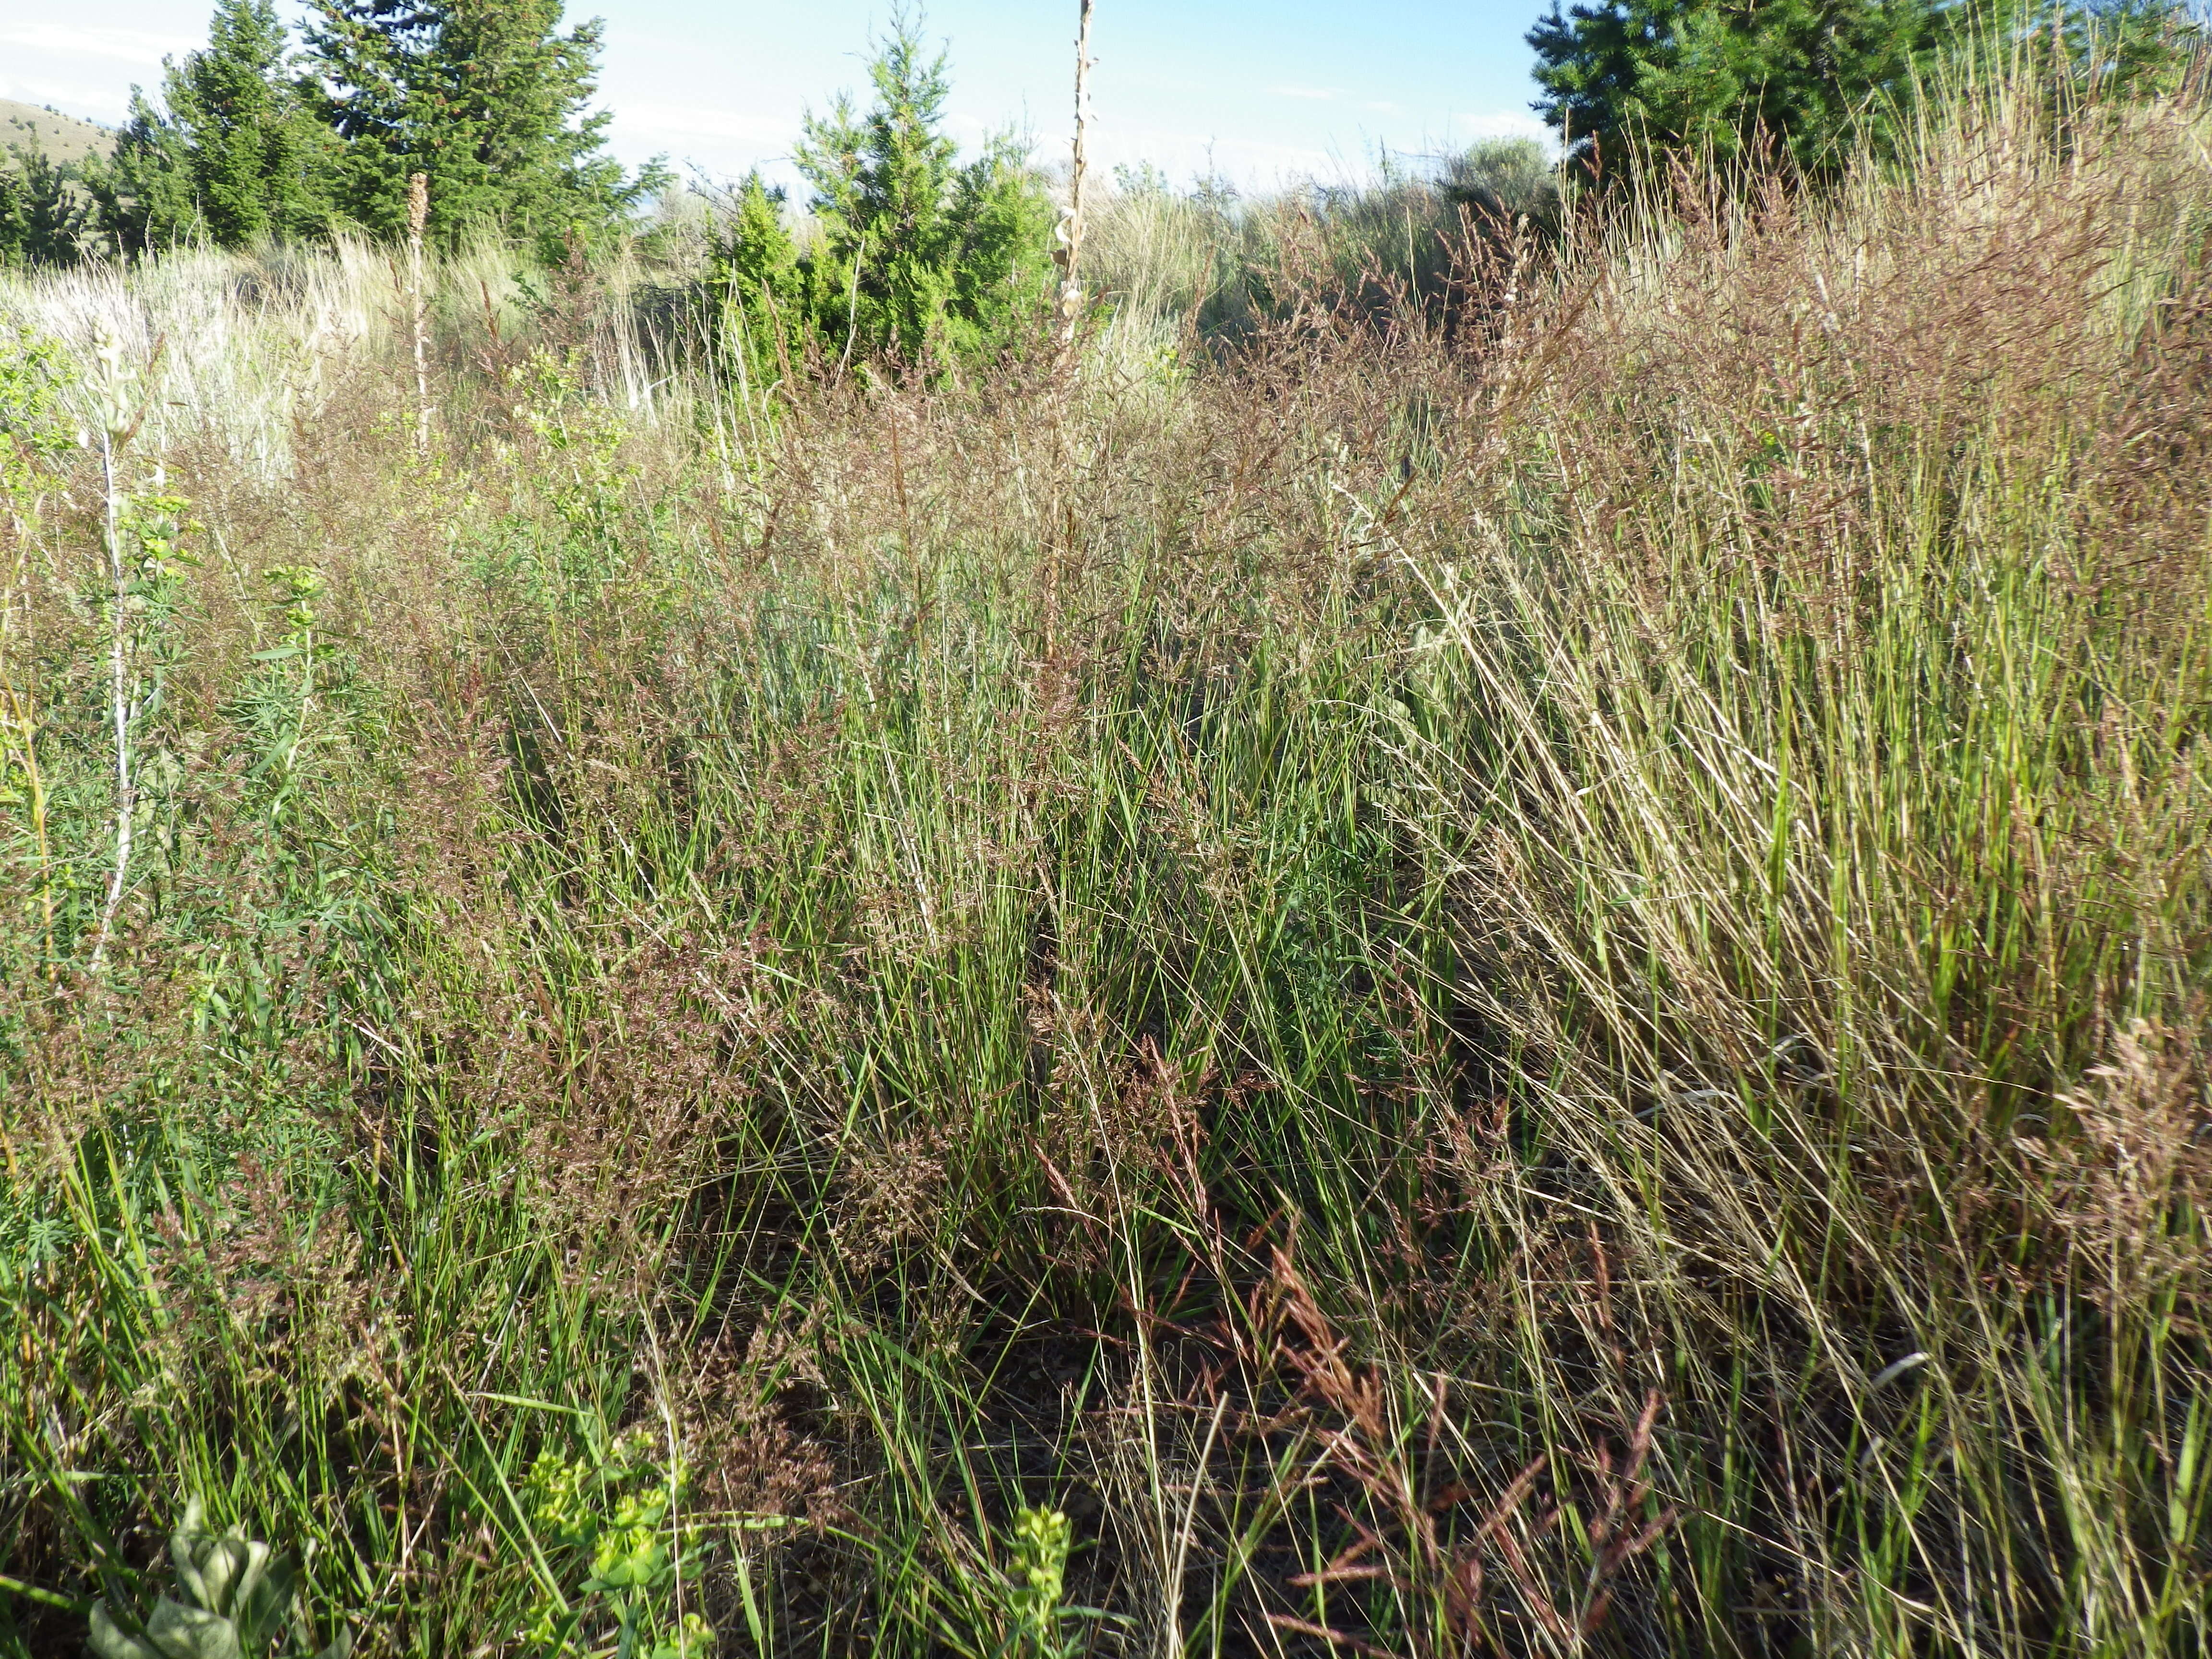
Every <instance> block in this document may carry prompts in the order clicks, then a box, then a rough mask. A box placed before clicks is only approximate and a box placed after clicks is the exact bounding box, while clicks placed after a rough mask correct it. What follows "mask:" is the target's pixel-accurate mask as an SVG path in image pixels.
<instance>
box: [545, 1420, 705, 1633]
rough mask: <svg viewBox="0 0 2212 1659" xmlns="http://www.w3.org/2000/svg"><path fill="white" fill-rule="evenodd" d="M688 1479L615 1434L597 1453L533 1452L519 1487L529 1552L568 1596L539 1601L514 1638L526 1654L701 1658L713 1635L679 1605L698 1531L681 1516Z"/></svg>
mask: <svg viewBox="0 0 2212 1659" xmlns="http://www.w3.org/2000/svg"><path fill="white" fill-rule="evenodd" d="M689 1486H690V1472H689V1470H688V1469H687V1468H686V1467H685V1466H684V1462H683V1461H682V1460H681V1459H680V1458H672V1459H670V1460H669V1461H667V1462H656V1461H655V1460H654V1458H653V1455H652V1453H651V1450H650V1443H649V1441H648V1440H647V1437H645V1436H644V1435H642V1434H639V1433H631V1434H626V1435H623V1436H620V1437H617V1438H616V1439H615V1440H614V1441H613V1442H612V1443H611V1444H610V1445H608V1446H607V1447H606V1448H605V1450H604V1451H603V1452H600V1453H599V1454H597V1455H593V1454H591V1453H588V1452H587V1453H586V1454H585V1455H581V1456H577V1457H568V1456H566V1455H563V1454H562V1453H561V1452H559V1451H557V1450H555V1449H551V1448H548V1449H545V1450H544V1451H542V1452H540V1453H539V1454H538V1459H537V1462H535V1463H533V1464H532V1466H531V1469H530V1474H529V1476H528V1479H527V1480H526V1483H525V1495H526V1498H527V1501H528V1503H529V1505H530V1517H531V1521H532V1525H533V1527H534V1528H537V1529H538V1545H539V1547H540V1549H541V1550H542V1551H543V1552H544V1555H545V1558H546V1559H547V1560H548V1562H549V1563H550V1564H551V1565H554V1566H555V1567H556V1569H557V1570H558V1572H557V1577H560V1578H561V1579H562V1580H564V1581H566V1582H568V1583H573V1584H574V1596H573V1598H572V1597H570V1596H569V1595H567V1594H566V1593H565V1592H556V1593H554V1594H549V1595H546V1596H545V1597H544V1598H543V1599H542V1600H541V1601H539V1603H538V1607H537V1609H536V1613H535V1615H534V1617H533V1618H532V1620H531V1622H530V1624H529V1626H528V1627H527V1628H526V1631H525V1632H524V1634H523V1639H524V1641H525V1643H526V1644H527V1645H528V1647H529V1648H530V1650H532V1651H533V1652H537V1653H542V1654H548V1655H571V1654H574V1655H586V1654H588V1655H592V1656H600V1655H607V1656H612V1659H701V1656H704V1655H705V1654H707V1653H708V1652H710V1651H711V1650H713V1647H714V1629H713V1627H712V1626H709V1625H708V1623H707V1621H706V1620H704V1619H703V1618H702V1617H701V1616H700V1615H699V1614H698V1613H696V1611H693V1610H691V1609H690V1608H688V1607H684V1585H685V1582H686V1577H687V1575H688V1577H689V1578H690V1582H692V1583H695V1584H696V1582H697V1577H698V1573H699V1567H700V1564H701V1562H702V1559H703V1558H704V1556H705V1554H706V1551H707V1543H706V1537H705V1534H704V1532H703V1530H702V1528H700V1527H699V1526H698V1525H697V1524H696V1523H687V1522H684V1520H683V1518H682V1512H683V1504H684V1498H685V1497H686V1495H687V1493H688V1491H689Z"/></svg>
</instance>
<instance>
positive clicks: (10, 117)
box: [0, 98, 115, 161]
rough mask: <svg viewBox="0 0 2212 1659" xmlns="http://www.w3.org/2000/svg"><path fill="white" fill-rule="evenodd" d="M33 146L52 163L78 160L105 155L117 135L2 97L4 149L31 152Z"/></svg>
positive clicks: (0, 117)
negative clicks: (29, 150) (44, 153)
mask: <svg viewBox="0 0 2212 1659" xmlns="http://www.w3.org/2000/svg"><path fill="white" fill-rule="evenodd" d="M33 143H36V144H37V145H38V146H39V147H40V149H43V150H45V151H46V155H47V157H48V159H49V160H52V161H82V159H83V158H84V157H86V156H88V155H94V154H104V153H105V152H106V151H107V150H108V149H111V148H112V146H113V145H114V143H115V135H114V134H113V133H112V132H111V131H108V130H107V129H106V127H103V126H98V125H94V123H92V122H90V121H80V120H79V119H77V118H76V116H74V115H60V114H57V113H56V112H54V111H52V110H50V109H40V107H39V106H37V105H36V104H19V103H17V102H16V101H15V100H14V99H12V98H0V149H29V148H30V147H31V146H32V144H33Z"/></svg>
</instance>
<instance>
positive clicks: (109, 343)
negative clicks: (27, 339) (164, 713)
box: [92, 337, 138, 975]
mask: <svg viewBox="0 0 2212 1659" xmlns="http://www.w3.org/2000/svg"><path fill="white" fill-rule="evenodd" d="M100 362H101V363H102V364H103V365H104V367H105V368H106V380H107V386H106V391H107V394H108V395H107V398H106V404H107V406H106V409H105V410H103V411H102V412H101V419H100V495H101V506H102V509H103V513H104V518H103V522H102V526H101V532H100V533H101V538H102V539H103V541H104V542H105V544H106V549H107V574H108V581H109V584H110V588H109V599H108V634H107V665H108V702H109V714H110V716H111V718H112V722H113V726H114V731H115V869H114V872H113V873H112V874H111V875H110V876H109V878H108V881H107V900H106V903H104V904H103V905H101V906H100V932H99V933H97V934H96V935H95V936H94V939H93V945H92V971H93V972H94V974H95V975H98V974H100V973H103V972H105V971H106V967H107V945H108V941H109V939H112V937H113V936H114V933H115V915H116V912H117V911H118V909H120V908H122V904H123V889H124V885H125V883H126V882H127V881H128V880H129V879H130V874H131V832H132V828H133V825H134V823H135V822H136V820H137V813H138V783H137V777H136V775H134V774H133V773H132V771H131V617H130V599H131V571H130V567H129V566H128V565H127V564H126V563H125V562H124V557H123V529H122V523H121V520H122V513H123V499H124V497H123V489H122V486H121V485H120V484H119V483H118V482H117V481H116V475H115V453H116V450H117V448H118V446H119V445H120V444H123V443H127V442H128V441H130V438H131V431H130V429H129V428H125V427H124V426H123V424H122V420H123V415H122V407H123V406H122V404H121V402H120V392H121V388H122V381H123V378H124V374H123V343H122V342H121V341H120V340H117V339H114V338H112V337H111V338H107V339H104V340H102V341H101V342H100Z"/></svg>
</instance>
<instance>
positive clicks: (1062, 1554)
mask: <svg viewBox="0 0 2212 1659" xmlns="http://www.w3.org/2000/svg"><path fill="white" fill-rule="evenodd" d="M1073 1541H1074V1532H1073V1528H1071V1527H1070V1526H1069V1524H1068V1520H1067V1517H1066V1516H1065V1515H1063V1514H1061V1513H1060V1511H1059V1510H1036V1509H1027V1510H1023V1511H1022V1512H1021V1513H1020V1514H1018V1515H1017V1516H1015V1517H1014V1524H1013V1526H1012V1528H1009V1530H1008V1535H1007V1540H1006V1542H1007V1547H1008V1550H1009V1553H1011V1554H1012V1557H1013V1561H1012V1566H1011V1568H1010V1569H1009V1571H1007V1574H1006V1613H1007V1624H1008V1629H1007V1633H1006V1642H1005V1644H1004V1645H1003V1646H1002V1647H1001V1648H1000V1653H1001V1655H1002V1656H1004V1659H1063V1656H1066V1655H1070V1654H1073V1653H1074V1652H1075V1651H1076V1650H1077V1648H1076V1643H1075V1641H1074V1640H1073V1635H1072V1633H1071V1632H1069V1631H1068V1630H1067V1628H1066V1624H1067V1621H1068V1616H1069V1615H1068V1610H1067V1609H1066V1608H1065V1607H1062V1606H1061V1605H1060V1603H1061V1601H1062V1599H1063V1596H1064V1595H1065V1589H1066V1582H1067V1554H1068V1550H1069V1548H1070V1547H1071V1546H1072V1545H1073Z"/></svg>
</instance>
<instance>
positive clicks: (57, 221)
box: [0, 144, 90, 265]
mask: <svg viewBox="0 0 2212 1659" xmlns="http://www.w3.org/2000/svg"><path fill="white" fill-rule="evenodd" d="M76 173H77V169H76V167H73V166H71V165H67V164H64V163H60V162H56V161H49V160H48V159H47V158H46V152H45V151H44V150H42V149H39V148H38V147H37V146H36V145H35V144H34V145H32V146H30V147H29V148H27V149H20V150H11V151H9V152H8V153H7V154H6V155H4V156H0V265H10V264H34V265H68V264H76V261H77V260H78V258H81V257H82V252H83V241H84V237H85V234H86V231H87V229H88V225H89V220H90V212H89V209H90V203H89V200H88V197H87V196H86V195H85V193H84V191H82V188H81V187H80V185H79V182H78V179H77V177H76Z"/></svg>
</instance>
